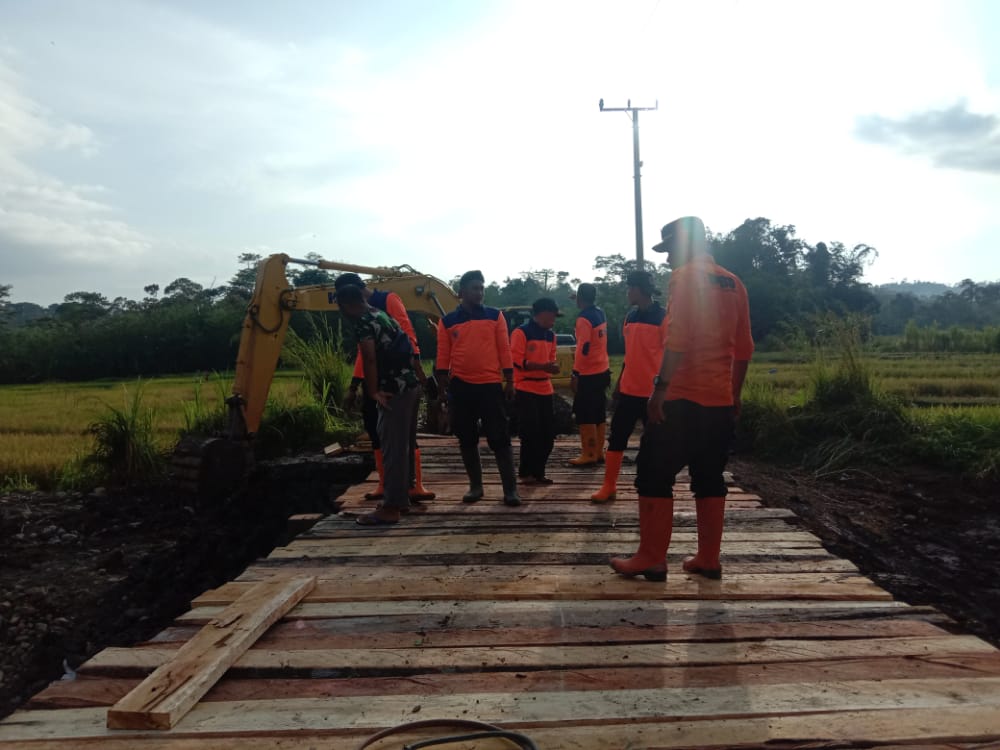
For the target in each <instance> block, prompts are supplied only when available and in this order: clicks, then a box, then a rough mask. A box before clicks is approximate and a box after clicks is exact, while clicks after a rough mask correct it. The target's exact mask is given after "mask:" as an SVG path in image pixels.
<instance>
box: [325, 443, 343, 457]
mask: <svg viewBox="0 0 1000 750" xmlns="http://www.w3.org/2000/svg"><path fill="white" fill-rule="evenodd" d="M341 453H344V448H342V447H341V445H340V443H330V444H329V445H328V446H326V447H325V448H323V455H324V456H339V455H340V454H341Z"/></svg>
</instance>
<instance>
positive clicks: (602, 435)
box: [597, 422, 608, 464]
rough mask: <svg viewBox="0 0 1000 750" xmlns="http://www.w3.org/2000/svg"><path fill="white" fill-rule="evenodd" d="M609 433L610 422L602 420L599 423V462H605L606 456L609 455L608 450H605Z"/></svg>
mask: <svg viewBox="0 0 1000 750" xmlns="http://www.w3.org/2000/svg"><path fill="white" fill-rule="evenodd" d="M607 434H608V424H607V422H601V423H600V424H599V425H597V463H599V464H603V463H604V460H605V458H606V457H607V451H605V450H604V446H605V445H606V443H605V442H604V441H605V439H606V438H607Z"/></svg>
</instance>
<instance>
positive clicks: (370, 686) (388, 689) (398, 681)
mask: <svg viewBox="0 0 1000 750" xmlns="http://www.w3.org/2000/svg"><path fill="white" fill-rule="evenodd" d="M887 674H889V675H892V676H893V678H894V679H897V680H902V679H906V680H926V679H931V678H965V677H969V676H971V675H978V676H1000V654H992V655H987V656H982V655H979V654H976V655H961V654H951V655H945V656H941V657H925V658H920V659H914V658H911V657H905V656H902V657H879V658H868V659H839V660H825V661H823V660H820V661H807V662H787V663H784V662H767V663H762V664H735V665H734V664H723V665H705V666H690V665H685V666H682V667H630V668H623V667H620V668H603V667H601V668H590V669H570V670H526V671H522V672H513V671H509V672H488V673H461V674H458V673H450V674H447V673H445V674H435V673H424V674H421V675H420V676H419V678H414V677H411V676H402V677H400V676H386V677H358V676H352V677H347V678H331V677H322V678H316V677H313V676H309V677H305V678H287V677H262V676H260V675H256V676H255V677H254V678H252V679H250V678H240V677H238V676H233V675H226V676H225V677H224V678H223V679H222V680H220V681H219V682H218V683H217V684H216V685H215V687H213V688H212V690H211V691H210V692H209V693H208V695H206V696H205V698H204V699H203V700H204V701H247V700H261V699H281V700H288V699H295V698H322V697H326V698H335V697H340V696H360V695H397V696H422V695H449V694H454V693H460V692H485V691H493V692H504V693H524V692H561V691H563V690H591V691H598V690H617V689H620V688H682V687H721V686H725V685H733V684H738V685H744V686H747V687H749V686H756V685H777V684H782V683H799V682H802V681H803V680H806V679H810V680H812V681H813V682H817V681H819V680H822V681H824V682H825V681H833V682H848V681H852V680H877V679H880V678H882V677H883V676H885V675H887ZM138 683H139V678H138V677H134V678H126V677H107V676H94V675H86V674H84V675H80V676H78V678H77V679H76V680H59V681H56V682H54V683H52V684H51V685H50V686H49V687H48V688H46V690H44V691H43V692H42V693H40V694H39V695H37V696H35V698H34V699H32V701H31V702H30V704H29V707H30V708H34V709H39V708H44V709H49V710H51V709H58V708H82V707H85V706H107V705H110V704H112V703H114V702H115V701H116V700H118V699H119V698H120V697H121V696H123V695H125V694H126V693H127V692H128V691H129V690H131V689H132V688H133V687H135V686H136V685H137V684H138Z"/></svg>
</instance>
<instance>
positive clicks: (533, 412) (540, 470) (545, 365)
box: [510, 297, 562, 484]
mask: <svg viewBox="0 0 1000 750" xmlns="http://www.w3.org/2000/svg"><path fill="white" fill-rule="evenodd" d="M531 313H532V319H531V320H529V321H528V322H527V323H525V324H524V325H522V326H518V327H517V328H515V329H514V332H513V333H512V334H511V336H510V354H511V359H512V360H513V362H514V404H515V406H516V408H517V425H518V433H519V435H520V437H521V463H520V466H519V467H518V472H517V473H518V476H519V477H520V478H521V482H522V483H524V484H552V480H551V479H549V478H548V477H547V476H545V464H547V463H548V460H549V455H550V454H551V453H552V445H553V443H554V442H555V434H556V431H555V415H554V412H553V406H552V396H553V394H554V393H555V391H554V390H553V388H552V376H553V375H555V374H557V373H558V372H559V363H558V362H557V361H556V335H555V334H554V333H553V332H552V328H553V326H555V324H556V318H557V317H558V316H560V315H562V313H561V312H559V306H558V305H557V304H556V301H555V300H553V299H549V298H548V297H542V298H540V299H536V300H535V302H534V304H532V306H531Z"/></svg>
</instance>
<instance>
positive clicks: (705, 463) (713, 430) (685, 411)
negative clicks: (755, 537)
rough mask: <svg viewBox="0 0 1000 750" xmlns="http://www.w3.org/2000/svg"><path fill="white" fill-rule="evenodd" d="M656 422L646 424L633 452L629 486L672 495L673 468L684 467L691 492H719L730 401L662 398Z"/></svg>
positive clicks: (710, 494) (729, 426) (655, 494)
mask: <svg viewBox="0 0 1000 750" xmlns="http://www.w3.org/2000/svg"><path fill="white" fill-rule="evenodd" d="M663 415H664V419H663V421H662V422H661V423H660V424H656V425H647V426H646V429H645V431H644V432H643V433H642V441H641V442H640V443H639V455H638V457H637V458H636V462H635V464H636V477H635V486H636V488H637V489H638V490H639V494H640V495H642V496H644V497H673V496H674V480H675V479H676V477H677V472H679V471H680V470H681V469H683V468H684V467H685V466H687V467H688V472H689V473H690V474H691V491H692V492H693V493H694V496H695V498H700V497H725V496H726V480H725V477H724V476H723V472H724V471H725V469H726V461H727V460H728V459H729V445H730V443H731V442H732V438H733V426H734V424H735V422H734V419H735V417H734V413H733V407H731V406H702V405H701V404H696V403H694V402H693V401H686V400H684V399H677V400H674V401H667V402H666V403H665V404H664V407H663Z"/></svg>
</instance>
